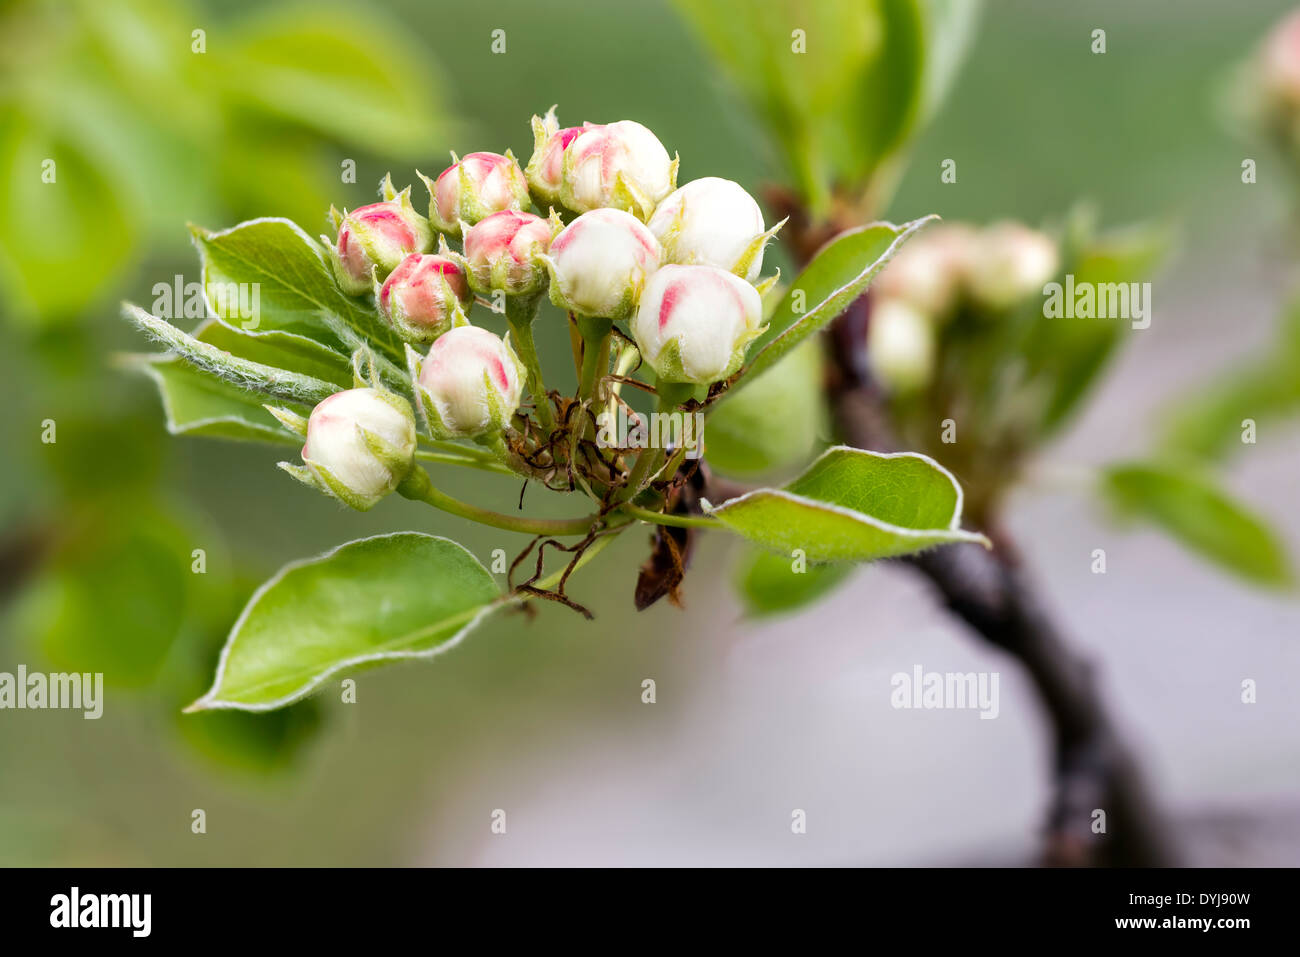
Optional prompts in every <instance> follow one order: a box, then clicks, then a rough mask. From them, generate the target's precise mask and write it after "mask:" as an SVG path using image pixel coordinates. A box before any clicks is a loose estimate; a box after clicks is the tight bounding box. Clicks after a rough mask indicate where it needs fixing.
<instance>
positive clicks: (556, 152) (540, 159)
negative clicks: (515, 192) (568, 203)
mask: <svg viewBox="0 0 1300 957" xmlns="http://www.w3.org/2000/svg"><path fill="white" fill-rule="evenodd" d="M591 128H592V125H591V124H590V123H585V124H583V125H582V126H569V127H565V128H563V129H561V128H560V123H559V121H558V120H557V119H556V118H555V107H551V108H550V109H549V110H547V111H546V116H544V117H541V116H534V117H533V155H532V158H531V159H529V161H528V166H527V168H525V169H524V176H525V177H526V178H527V180H528V185H529V186H530V187H531V188H532V191H533V195H534V196H536V197H537V199H538V200H539V201H540V202H539V205H543V206H556V205H558V204H559V203H560V190H561V188H562V187H563V186H564V151H565V150H566V149H568V147H569V144H570V143H572V142H573V141H574V140H576V139H577V138H578V136H579V135H580V134H581V133H582V132H583V130H587V129H591Z"/></svg>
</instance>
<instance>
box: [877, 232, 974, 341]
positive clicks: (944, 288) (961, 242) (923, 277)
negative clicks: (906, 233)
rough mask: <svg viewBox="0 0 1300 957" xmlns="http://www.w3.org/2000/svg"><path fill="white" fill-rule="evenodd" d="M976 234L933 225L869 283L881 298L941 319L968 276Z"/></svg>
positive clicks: (950, 306) (904, 248)
mask: <svg viewBox="0 0 1300 957" xmlns="http://www.w3.org/2000/svg"><path fill="white" fill-rule="evenodd" d="M976 241H977V240H976V233H975V231H974V230H973V229H971V228H970V227H969V226H963V225H952V226H949V225H939V226H933V227H931V228H929V229H927V230H925V231H924V232H922V233H921V234H920V235H919V236H917V237H915V238H913V239H910V240H908V242H907V243H906V244H905V245H904V246H903V248H902V249H900V250H899V251H898V253H897V254H896V255H895V256H894V258H893V259H891V260H890V261H889V264H888V265H886V266H885V268H884V271H882V272H881V274H880V275H879V276H878V277H877V278H876V281H875V282H874V283H872V286H871V290H872V292H873V293H874V294H875V295H877V296H878V297H879V298H881V299H897V300H901V301H903V302H906V303H908V304H909V305H911V306H913V307H914V308H916V309H919V310H920V311H921V312H922V313H924V314H925V315H927V316H933V317H936V318H937V317H941V316H944V315H945V314H946V313H948V312H949V311H950V310H951V309H952V308H953V307H954V306H955V305H956V302H957V297H958V295H959V293H960V291H961V288H962V286H963V284H964V283H965V282H966V279H967V277H968V276H969V274H970V264H971V258H972V256H973V254H974V251H975V246H976Z"/></svg>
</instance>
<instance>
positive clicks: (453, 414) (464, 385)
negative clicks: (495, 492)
mask: <svg viewBox="0 0 1300 957" xmlns="http://www.w3.org/2000/svg"><path fill="white" fill-rule="evenodd" d="M408 358H409V359H410V361H411V363H412V372H413V373H414V378H415V380H416V393H417V396H418V398H419V403H420V410H421V412H422V413H423V415H424V417H425V420H426V421H427V422H428V424H429V431H430V432H432V433H433V435H434V436H435V437H437V438H442V439H447V438H480V437H482V436H484V435H486V434H488V433H492V432H499V431H500V430H501V429H502V428H504V427H505V426H506V425H507V424H509V422H510V417H511V416H512V415H514V414H515V411H516V410H517V409H518V408H519V400H520V398H521V396H522V393H523V383H524V380H525V378H526V376H527V372H526V371H525V369H524V366H523V363H521V362H520V361H519V357H518V356H516V355H515V351H514V350H513V349H512V348H510V343H509V341H507V340H503V339H501V338H500V337H499V336H496V335H494V334H493V333H491V332H489V331H488V330H486V329H480V328H478V327H477V326H458V327H457V328H455V329H453V330H451V332H448V333H447V334H446V335H444V336H443V337H442V338H440V339H439V340H438V341H437V342H435V343H434V344H433V346H432V348H430V349H429V355H428V356H427V357H426V358H425V359H424V360H423V361H419V357H418V356H415V355H413V354H410V353H408Z"/></svg>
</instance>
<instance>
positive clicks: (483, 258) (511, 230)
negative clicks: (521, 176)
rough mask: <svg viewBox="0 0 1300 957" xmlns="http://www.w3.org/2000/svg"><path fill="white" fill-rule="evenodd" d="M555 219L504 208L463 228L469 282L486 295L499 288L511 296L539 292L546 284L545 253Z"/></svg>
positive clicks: (473, 287)
mask: <svg viewBox="0 0 1300 957" xmlns="http://www.w3.org/2000/svg"><path fill="white" fill-rule="evenodd" d="M557 228H558V222H556V223H552V222H551V221H550V220H546V219H542V217H540V216H534V215H533V214H532V213H521V212H519V211H518V210H513V209H507V210H503V211H502V212H499V213H493V214H492V215H491V216H488V217H487V218H486V219H483V220H480V221H479V222H478V223H477V224H476V225H474V226H471V227H470V228H469V229H467V230H466V231H465V255H464V259H465V263H466V268H467V269H468V271H469V284H470V288H472V289H473V290H474V291H475V292H477V293H479V294H480V295H483V296H489V295H491V294H492V291H493V290H494V289H500V290H502V291H504V292H505V293H506V294H507V295H510V296H528V295H533V294H535V293H539V292H541V291H542V289H543V288H545V286H546V264H545V261H544V259H545V253H546V250H547V249H548V248H549V247H550V245H551V237H552V236H554V235H555V230H556V229H557Z"/></svg>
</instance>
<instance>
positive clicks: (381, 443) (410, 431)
mask: <svg viewBox="0 0 1300 957" xmlns="http://www.w3.org/2000/svg"><path fill="white" fill-rule="evenodd" d="M415 444H416V439H415V416H414V415H413V413H412V412H411V405H410V403H409V402H407V401H406V400H405V399H403V398H402V397H401V396H399V395H393V394H391V393H388V392H381V391H380V390H378V389H349V390H347V391H346V392H336V393H335V394H334V395H332V396H330V397H329V398H328V399H325V400H324V401H323V402H321V403H320V404H319V405H317V406H316V408H315V409H313V410H312V413H311V416H310V417H309V418H308V419H307V441H306V444H305V445H303V447H302V460H303V463H304V467H302V468H299V467H296V466H292V465H289V464H288V463H287V462H281V463H280V466H281V468H284V469H285V470H286V471H288V472H289V473H290V474H292V475H293V476H294V477H295V478H297V479H299V480H300V481H303V482H305V483H307V484H309V485H314V486H316V487H317V488H319V489H321V490H322V491H324V492H327V493H329V494H330V495H333V496H334V497H335V498H337V499H339V500H340V501H342V502H345V503H346V504H348V505H351V506H352V507H353V508H355V509H358V510H360V511H363V512H364V511H365V510H366V509H368V508H371V507H372V506H373V505H374V504H375V503H376V502H378V501H379V500H380V499H381V498H383V497H384V496H385V495H387V494H388V493H389V492H391V491H393V489H395V488H396V487H397V486H398V484H399V483H400V482H401V481H402V480H403V479H404V478H406V476H407V475H408V474H410V471H411V468H412V466H413V464H414V462H415Z"/></svg>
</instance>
